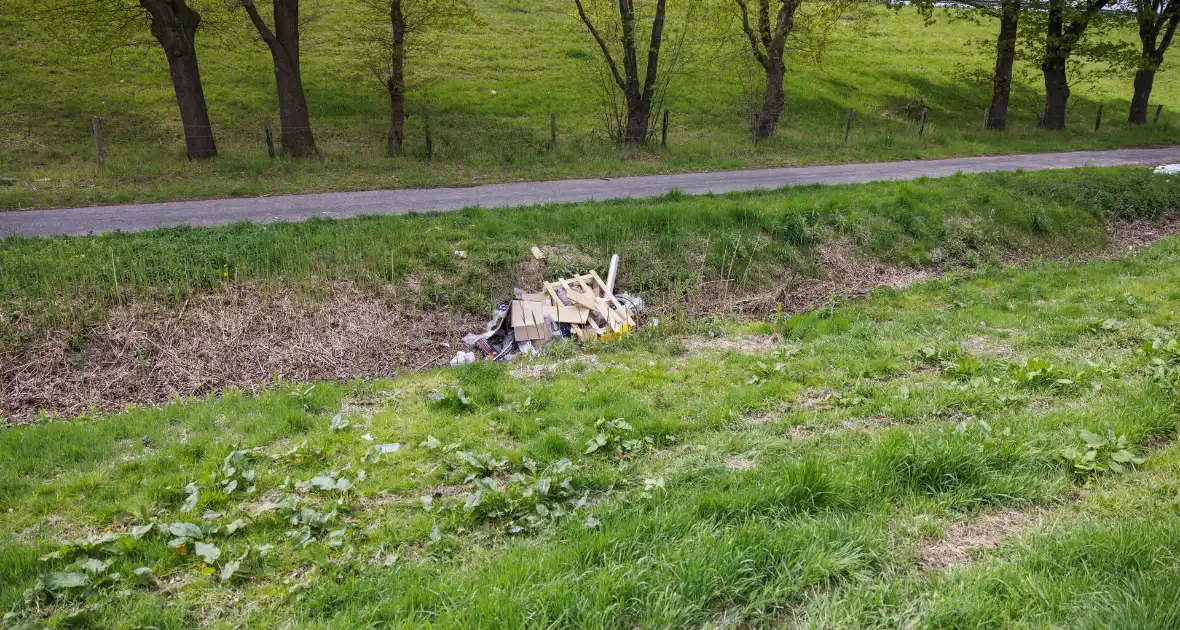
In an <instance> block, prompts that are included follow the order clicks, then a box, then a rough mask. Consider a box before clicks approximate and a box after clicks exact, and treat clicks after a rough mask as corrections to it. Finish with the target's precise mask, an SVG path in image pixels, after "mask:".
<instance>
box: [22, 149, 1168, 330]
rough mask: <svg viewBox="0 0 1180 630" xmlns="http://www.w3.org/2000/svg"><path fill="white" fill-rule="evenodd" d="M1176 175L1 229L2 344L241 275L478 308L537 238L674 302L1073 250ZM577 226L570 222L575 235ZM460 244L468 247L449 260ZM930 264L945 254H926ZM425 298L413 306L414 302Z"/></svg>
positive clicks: (1164, 209) (1110, 174)
mask: <svg viewBox="0 0 1180 630" xmlns="http://www.w3.org/2000/svg"><path fill="white" fill-rule="evenodd" d="M1177 206H1180V187H1178V186H1177V181H1176V179H1175V178H1171V177H1160V176H1155V175H1152V174H1151V172H1150V170H1148V169H1141V168H1127V169H1082V170H1076V171H1062V172H1035V173H1006V174H987V175H970V176H956V177H952V178H947V179H936V180H920V181H915V182H903V183H896V182H883V183H877V184H869V185H849V186H831V187H824V186H811V187H804V188H790V189H784V190H780V191H763V192H751V193H740V194H727V195H722V196H704V197H688V196H683V195H679V194H672V195H668V196H667V197H664V198H660V199H652V200H645V201H616V202H609V203H605V204H601V203H584V204H568V205H550V206H538V207H533V208H515V209H502V210H487V209H479V208H468V209H465V210H463V211H460V212H455V213H445V214H429V215H410V216H402V217H362V218H356V219H349V220H327V219H325V220H313V221H309V222H307V223H302V224H289V223H277V224H271V225H255V224H246V223H243V224H237V225H232V226H228V227H221V228H175V229H166V230H157V231H153V232H149V233H144V234H106V235H103V236H99V237H94V238H73V237H62V238H37V239H31V238H8V239H5V240H2V241H0V314H2V315H3V318H2V319H0V348H2V347H5V346H7V347H9V348H11V347H14V346H15V345H17V344H19V343H21V342H22V341H23V340H27V339H28V338H30V337H31V336H38V335H41V334H42V333H44V332H45V331H47V330H48V331H54V330H57V331H60V330H65V331H72V332H71V335H72V336H73V337H74V338H75V339H76V340H77V342H78V343H80V342H81V340H82V339H83V338H84V336H85V331H86V330H87V329H88V328H89V327H90V326H93V325H96V324H100V323H102V322H103V321H105V320H106V316H107V313H108V311H109V309H111V308H112V307H115V306H118V305H120V304H127V303H129V302H133V301H143V302H145V303H147V304H159V305H162V306H163V307H166V308H175V309H180V308H182V306H183V305H184V304H185V303H186V301H187V300H189V299H190V298H191V296H194V295H196V296H199V295H204V294H207V293H208V292H210V291H218V290H222V289H224V288H227V287H231V286H235V285H236V284H261V285H262V286H264V287H265V286H281V287H295V288H298V289H299V290H301V291H304V292H306V293H308V294H310V295H316V294H317V293H318V292H321V291H324V290H330V289H331V286H332V283H333V282H336V281H351V282H355V283H357V284H359V285H360V286H362V287H365V288H367V289H368V290H371V291H374V292H376V293H378V294H384V293H383V292H388V290H390V287H393V290H394V293H396V294H397V295H399V296H401V297H400V298H399V302H400V303H401V305H402V306H416V307H421V308H423V309H441V308H442V307H444V306H449V307H451V308H455V309H459V310H462V311H466V312H474V313H482V312H486V310H487V309H488V308H490V306H491V305H492V304H494V302H495V301H496V300H498V299H500V296H502V295H506V294H507V293H509V292H510V291H511V289H512V287H514V286H518V285H519V284H520V283H522V282H525V283H527V282H535V281H538V280H539V279H540V278H533V279H531V280H530V279H529V276H528V274H526V273H525V270H526V268H527V265H528V264H529V261H531V260H532V257H531V255H530V254H529V248H530V247H531V246H532V245H537V244H539V245H544V246H554V247H555V250H554V253H553V254H552V255H550V257H549V259H548V260H547V261H546V262H545V265H546V267H545V268H544V269H542V270H541V271H539V272H534V273H538V274H540V275H544V276H548V277H562V276H568V275H569V274H570V273H571V272H572V271H579V272H582V271H584V270H586V269H591V268H595V267H598V268H599V269H600V271H602V270H604V269H603V267H604V261H606V260H608V259H609V256H610V254H611V253H612V252H621V253H622V254H623V265H622V276H621V278H622V280H621V282H622V283H623V286H626V287H628V289H629V290H631V291H634V292H637V293H638V294H640V295H644V296H646V297H647V299H648V300H649V301H650V302H652V303H653V304H655V305H657V306H662V305H667V306H668V307H669V308H670V310H675V307H674V304H675V303H676V301H677V299H679V298H678V296H683V295H686V294H690V293H692V292H694V291H696V290H697V289H699V288H701V287H702V284H701V283H702V282H709V281H715V280H719V279H731V280H732V282H733V284H732V287H731V288H732V290H733V291H734V293H737V294H740V293H742V292H748V291H751V290H753V287H757V286H759V284H760V283H765V282H775V283H780V282H781V280H780V278H782V277H783V274H784V273H787V272H789V271H795V272H799V273H801V274H803V275H804V276H808V275H814V274H816V273H817V270H816V269H815V268H814V266H815V265H816V262H817V261H816V254H815V250H816V248H817V247H821V246H823V244H824V243H826V242H833V241H837V240H841V239H843V240H845V241H847V242H848V243H850V246H851V247H852V248H854V249H856V250H858V251H859V252H861V253H862V254H863V255H864V256H866V257H867V258H870V259H877V260H882V261H885V262H891V263H897V264H902V265H913V266H917V267H925V266H935V267H937V266H940V265H941V266H952V265H962V266H966V267H983V266H987V265H989V264H993V263H995V262H998V261H1001V260H1004V259H1005V258H1006V257H1007V256H1011V255H1019V256H1033V255H1050V256H1052V255H1067V254H1071V253H1079V254H1080V253H1084V252H1090V251H1094V250H1095V249H1099V248H1101V247H1103V246H1104V245H1105V244H1106V238H1107V236H1106V231H1105V228H1104V224H1105V222H1106V221H1107V220H1110V219H1115V218H1123V219H1130V218H1143V219H1151V218H1157V219H1158V218H1163V217H1165V216H1166V215H1168V213H1169V212H1170V211H1171V210H1172V209H1173V208H1176V207H1177ZM571 225H577V226H578V227H577V229H572V230H571V229H570V226H571ZM455 250H466V251H467V252H468V257H467V258H466V259H461V258H458V257H456V256H455V255H454V254H453V252H454V251H455ZM933 258H938V259H939V260H933ZM412 301H417V302H418V304H409V303H408V302H412Z"/></svg>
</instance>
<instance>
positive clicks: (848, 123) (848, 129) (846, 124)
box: [844, 107, 854, 142]
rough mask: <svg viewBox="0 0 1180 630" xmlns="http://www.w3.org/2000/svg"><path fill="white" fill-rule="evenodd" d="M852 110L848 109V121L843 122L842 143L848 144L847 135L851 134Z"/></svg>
mask: <svg viewBox="0 0 1180 630" xmlns="http://www.w3.org/2000/svg"><path fill="white" fill-rule="evenodd" d="M853 111H854V110H853V108H851V107H849V108H848V120H845V121H844V142H848V134H850V133H852V113H853Z"/></svg>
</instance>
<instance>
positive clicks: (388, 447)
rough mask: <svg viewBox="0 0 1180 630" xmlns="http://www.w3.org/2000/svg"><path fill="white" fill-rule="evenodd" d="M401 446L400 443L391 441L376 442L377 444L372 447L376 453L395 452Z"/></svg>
mask: <svg viewBox="0 0 1180 630" xmlns="http://www.w3.org/2000/svg"><path fill="white" fill-rule="evenodd" d="M401 447H402V445H401V444H399V443H397V442H391V443H389V444H378V445H377V446H374V447H373V449H374V450H376V451H377V452H378V453H396V452H397V451H398V449H400V448H401Z"/></svg>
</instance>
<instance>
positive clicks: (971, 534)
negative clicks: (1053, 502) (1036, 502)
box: [920, 510, 1043, 571]
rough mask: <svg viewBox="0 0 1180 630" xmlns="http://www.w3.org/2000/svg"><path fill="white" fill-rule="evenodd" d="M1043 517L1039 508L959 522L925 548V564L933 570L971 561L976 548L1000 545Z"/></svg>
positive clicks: (923, 548)
mask: <svg viewBox="0 0 1180 630" xmlns="http://www.w3.org/2000/svg"><path fill="white" fill-rule="evenodd" d="M1042 516H1043V514H1042V512H1040V511H1039V510H1032V511H1022V510H1004V511H1001V512H995V513H991V514H983V515H980V516H978V517H976V518H973V519H971V520H969V521H964V522H962V523H955V524H954V525H951V526H950V527H948V528H946V530H944V531H943V533H942V538H940V539H938V540H936V541H931V542H930V543H929V544H927V545H925V546H923V547H922V550H921V554H920V563H921V566H922V568H923V569H925V570H928V571H933V570H938V569H946V568H950V567H958V566H965V565H967V564H970V563H971V562H972V561H974V559H975V558H974V552H975V551H977V550H980V549H994V548H996V547H998V546H999V545H1000V542H1001V541H1002V540H1003V539H1004V538H1006V537H1008V536H1011V535H1012V534H1015V533H1016V532H1018V531H1021V530H1024V529H1027V528H1028V527H1030V526H1032V525H1034V524H1035V523H1037V522H1038V521H1039V520H1041V518H1042Z"/></svg>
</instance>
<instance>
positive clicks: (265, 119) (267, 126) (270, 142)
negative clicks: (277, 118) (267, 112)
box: [262, 116, 275, 160]
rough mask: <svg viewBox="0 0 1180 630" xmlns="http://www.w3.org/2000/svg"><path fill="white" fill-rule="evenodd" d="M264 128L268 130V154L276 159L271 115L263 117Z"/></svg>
mask: <svg viewBox="0 0 1180 630" xmlns="http://www.w3.org/2000/svg"><path fill="white" fill-rule="evenodd" d="M262 129H263V130H264V131H266V154H267V155H268V156H270V159H272V160H273V159H275V137H274V135H273V134H271V132H270V116H263V117H262Z"/></svg>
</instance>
